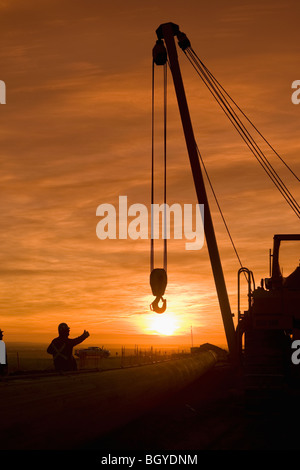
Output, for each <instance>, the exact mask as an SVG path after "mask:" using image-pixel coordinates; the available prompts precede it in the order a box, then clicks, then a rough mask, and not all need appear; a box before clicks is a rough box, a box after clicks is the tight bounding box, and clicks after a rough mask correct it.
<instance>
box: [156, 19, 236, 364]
mask: <svg viewBox="0 0 300 470" xmlns="http://www.w3.org/2000/svg"><path fill="white" fill-rule="evenodd" d="M156 33H157V37H158V40H159V41H162V40H164V42H165V46H166V49H167V54H168V58H169V66H170V69H171V73H172V78H173V83H174V87H175V92H176V97H177V102H178V107H179V112H180V117H181V122H182V127H183V132H184V136H185V141H186V146H187V151H188V155H189V160H190V165H191V170H192V174H193V180H194V185H195V189H196V194H197V199H198V203H199V204H203V205H204V233H205V239H206V243H207V248H208V253H209V257H210V262H211V266H212V271H213V276H214V281H215V285H216V290H217V295H218V300H219V305H220V310H221V314H222V319H223V324H224V330H225V335H226V339H227V345H228V349H229V354H230V356H231V358H232V359H233V360H234V359H235V358H236V354H237V344H236V333H235V328H234V323H233V318H232V317H233V315H232V312H231V308H230V304H229V298H228V294H227V289H226V284H225V279H224V274H223V269H222V264H221V260H220V255H219V250H218V245H217V241H216V236H215V231H214V226H213V222H212V217H211V212H210V208H209V203H208V198H207V194H206V189H205V185H204V180H203V176H202V171H201V166H200V162H199V157H198V152H197V145H196V141H195V137H194V132H193V126H192V122H191V118H190V113H189V108H188V104H187V100H186V94H185V90H184V85H183V81H182V76H181V71H180V66H179V62H178V56H177V50H176V45H175V40H174V36H177V37H178V36H179V35H180V34H181V35H182V33H181V32H180V31H179V27H178V26H177V25H176V24H174V23H164V24H162V25H160V26H159V28H158V29H157V30H156Z"/></svg>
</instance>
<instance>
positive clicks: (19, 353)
mask: <svg viewBox="0 0 300 470" xmlns="http://www.w3.org/2000/svg"><path fill="white" fill-rule="evenodd" d="M8 349H9V348H8ZM189 354H190V351H189V350H183V349H177V350H175V349H172V350H171V349H170V350H163V349H156V348H153V347H152V346H151V347H149V348H141V347H139V346H135V347H134V348H128V347H125V346H122V347H121V348H120V349H119V350H115V351H113V352H110V353H109V356H108V357H103V356H102V355H101V352H99V353H97V352H96V351H88V350H84V349H83V350H80V349H79V350H74V351H73V355H74V357H75V359H76V362H77V368H78V370H89V369H98V370H111V369H121V368H126V367H135V366H140V365H146V364H153V363H157V362H163V361H169V360H171V359H174V358H176V357H178V356H180V357H182V356H184V355H189ZM7 363H8V374H9V375H15V374H21V373H26V372H27V373H28V372H52V371H54V365H53V358H52V356H51V355H49V354H47V353H46V352H45V350H35V349H28V350H26V349H24V350H22V349H20V350H13V351H9V350H8V351H7Z"/></svg>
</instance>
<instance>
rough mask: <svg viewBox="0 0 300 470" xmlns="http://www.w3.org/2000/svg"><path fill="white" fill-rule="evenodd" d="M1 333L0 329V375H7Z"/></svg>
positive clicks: (4, 348) (4, 347)
mask: <svg viewBox="0 0 300 470" xmlns="http://www.w3.org/2000/svg"><path fill="white" fill-rule="evenodd" d="M3 333H4V331H2V330H1V329H0V375H6V373H7V353H6V346H5V343H4V341H3V339H2V338H3Z"/></svg>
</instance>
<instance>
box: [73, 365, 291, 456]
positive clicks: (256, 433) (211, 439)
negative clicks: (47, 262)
mask: <svg viewBox="0 0 300 470" xmlns="http://www.w3.org/2000/svg"><path fill="white" fill-rule="evenodd" d="M299 397H300V394H299V392H298V391H295V390H294V391H290V390H289V391H285V392H284V393H283V394H282V395H280V396H279V397H276V398H275V397H273V396H272V395H271V396H270V399H269V398H267V399H266V401H263V402H260V399H259V397H255V400H258V402H257V401H254V402H253V400H251V401H250V402H249V401H248V399H247V398H246V397H245V393H244V390H243V387H242V383H241V379H240V377H239V376H238V375H237V374H236V373H235V371H234V370H233V369H232V367H231V366H230V365H229V364H228V363H227V362H222V361H221V362H219V363H218V364H217V365H216V366H215V367H214V368H213V369H212V370H210V371H208V372H207V373H206V374H205V375H204V376H202V377H200V378H199V379H198V380H197V381H196V382H194V383H193V384H192V385H190V386H189V387H187V388H185V389H184V390H182V391H181V392H179V393H176V394H175V395H172V396H170V398H169V399H168V400H166V401H164V402H163V403H162V404H160V406H158V407H156V408H155V409H154V410H152V411H151V412H150V413H148V414H146V415H144V416H142V417H140V418H139V419H137V420H135V421H133V422H131V423H129V424H128V425H126V426H124V427H122V428H121V429H118V430H116V431H114V432H111V433H109V434H108V435H106V436H104V437H101V439H98V440H94V441H93V442H89V443H85V444H84V445H83V446H82V448H83V449H86V450H96V449H97V450H99V451H102V452H109V451H120V450H123V451H126V450H127V451H134V450H140V451H155V450H161V451H164V450H168V451H170V450H174V451H180V450H184V451H188V450H197V451H204V450H243V451H286V450H298V449H299V448H300V438H299V431H298V423H299V419H300V406H299V405H300V398H299ZM264 400H265V399H264ZM257 403H258V406H257Z"/></svg>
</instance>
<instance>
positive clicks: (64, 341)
mask: <svg viewBox="0 0 300 470" xmlns="http://www.w3.org/2000/svg"><path fill="white" fill-rule="evenodd" d="M69 333H70V328H69V327H68V325H67V324H66V323H60V324H59V325H58V334H59V336H58V337H57V338H54V340H53V341H52V342H51V344H50V345H49V346H48V349H47V352H48V353H49V354H52V355H53V362H54V367H55V370H57V371H59V372H61V371H72V370H77V364H76V360H75V358H74V357H73V354H72V353H73V347H74V346H76V345H77V344H80V343H82V341H84V340H85V339H86V338H87V337H88V336H90V334H89V332H88V331H86V330H84V332H83V334H82V335H81V336H78V338H74V339H70V338H69Z"/></svg>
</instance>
